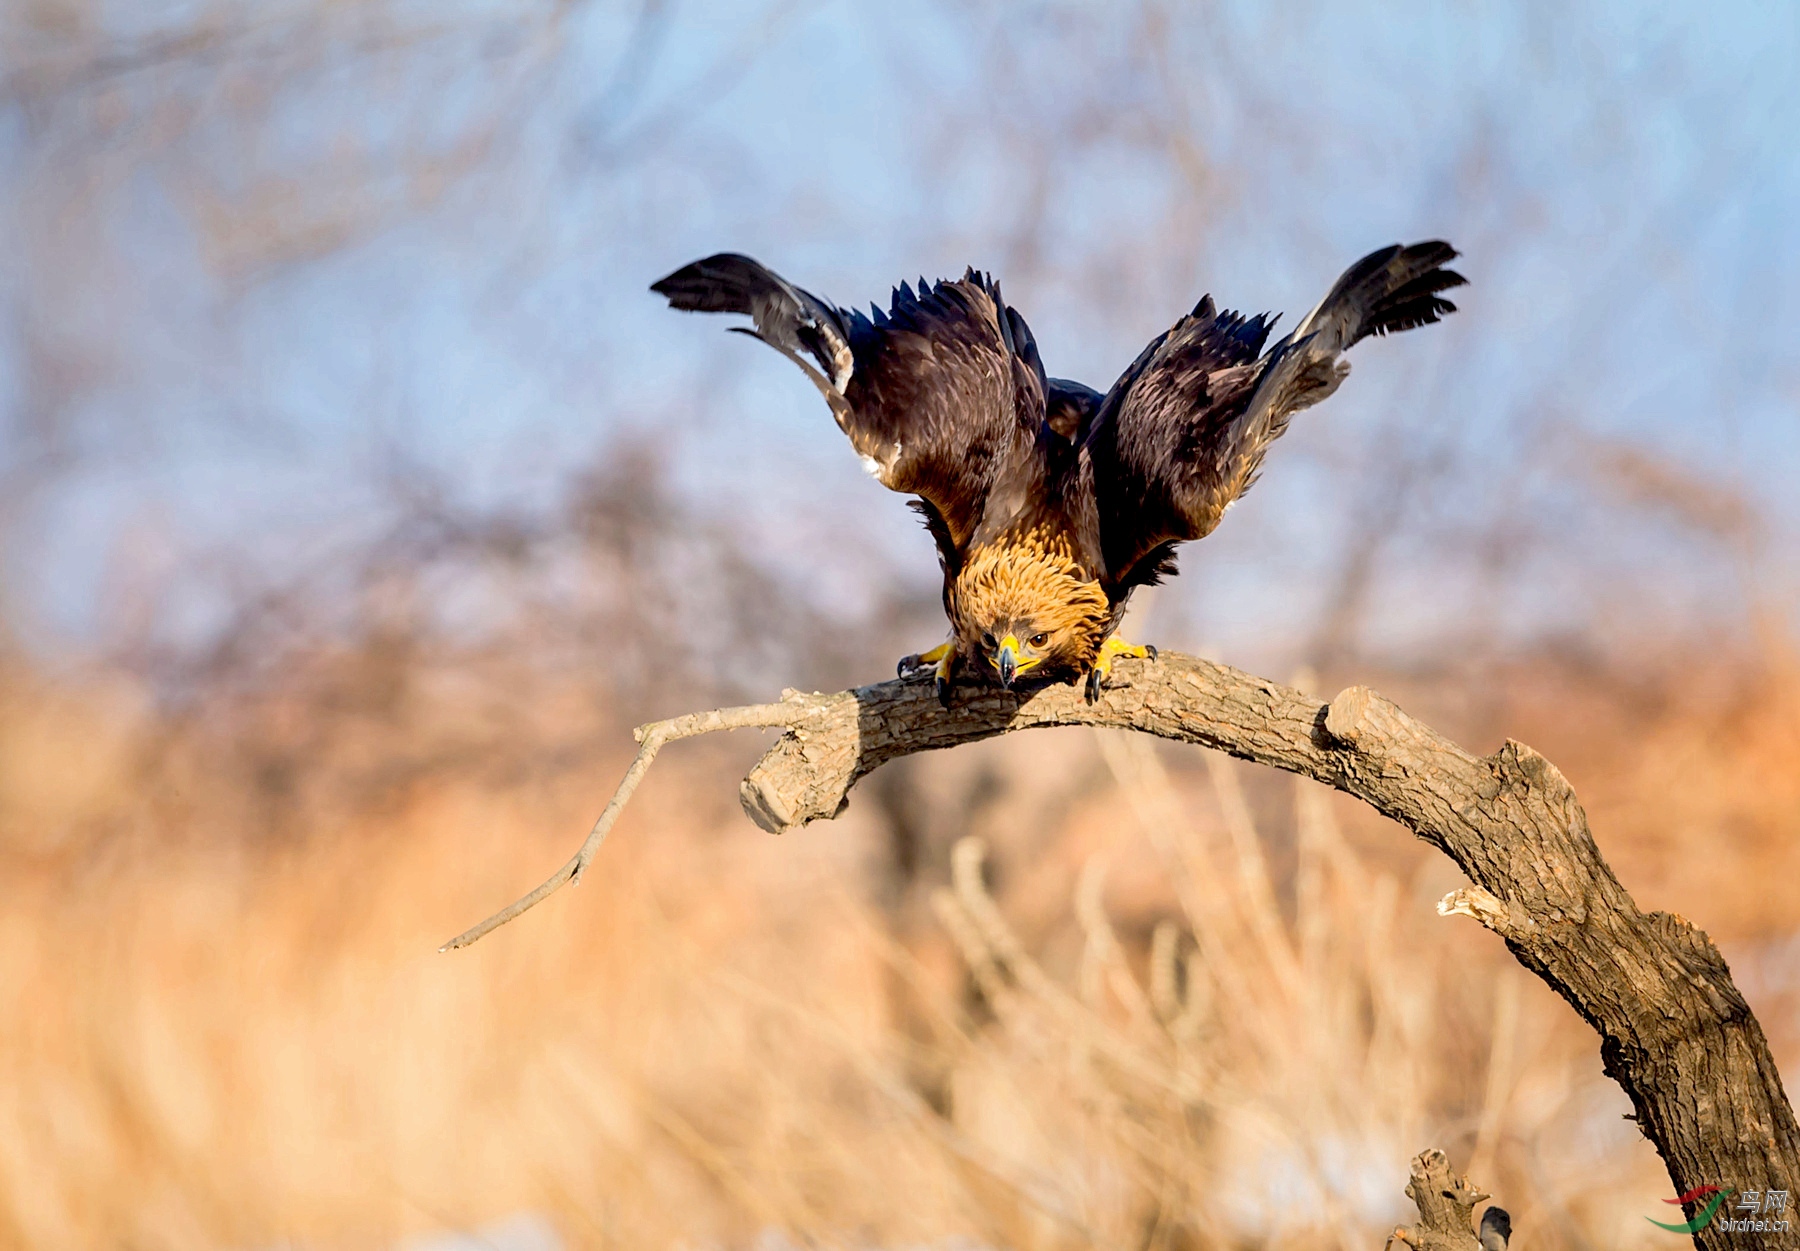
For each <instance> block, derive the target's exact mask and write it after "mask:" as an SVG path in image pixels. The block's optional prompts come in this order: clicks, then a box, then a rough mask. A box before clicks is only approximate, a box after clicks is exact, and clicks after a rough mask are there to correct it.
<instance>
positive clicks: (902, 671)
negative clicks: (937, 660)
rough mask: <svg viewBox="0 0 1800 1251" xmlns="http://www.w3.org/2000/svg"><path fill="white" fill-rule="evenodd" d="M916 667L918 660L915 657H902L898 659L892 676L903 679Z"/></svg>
mask: <svg viewBox="0 0 1800 1251" xmlns="http://www.w3.org/2000/svg"><path fill="white" fill-rule="evenodd" d="M918 667H919V658H918V657H917V656H902V657H900V663H899V664H897V665H895V666H894V676H895V677H897V678H903V677H905V676H906V675H907V674H909V673H911V672H912V671H913V670H914V669H917V668H918Z"/></svg>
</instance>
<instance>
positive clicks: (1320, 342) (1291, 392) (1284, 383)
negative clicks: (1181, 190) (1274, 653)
mask: <svg viewBox="0 0 1800 1251" xmlns="http://www.w3.org/2000/svg"><path fill="white" fill-rule="evenodd" d="M1455 255H1456V250H1455V249H1454V248H1452V247H1451V246H1450V245H1449V244H1447V243H1443V242H1439V241H1435V240H1434V241H1431V242H1427V243H1416V244H1413V245H1412V246H1410V247H1404V248H1403V247H1400V246H1399V245H1397V244H1396V245H1393V246H1391V247H1387V248H1382V249H1381V250H1379V251H1376V252H1372V253H1370V254H1369V255H1368V256H1365V257H1364V258H1363V259H1362V260H1360V261H1358V262H1357V263H1356V264H1354V265H1352V266H1351V267H1350V268H1349V269H1347V270H1346V271H1344V274H1343V276H1342V277H1340V278H1339V279H1338V281H1337V282H1336V283H1335V284H1334V285H1333V286H1332V288H1331V291H1330V293H1329V294H1327V295H1326V297H1325V298H1324V300H1322V301H1320V303H1319V306H1318V307H1317V308H1315V309H1314V310H1313V311H1312V312H1311V313H1309V314H1308V315H1307V317H1306V318H1305V320H1303V321H1302V322H1301V323H1300V325H1299V326H1297V327H1295V329H1294V331H1293V333H1291V334H1289V335H1288V336H1287V337H1286V338H1284V339H1282V340H1281V342H1279V343H1277V344H1276V345H1275V347H1274V348H1272V349H1270V351H1269V353H1268V355H1266V356H1260V357H1259V353H1261V351H1262V347H1263V343H1264V341H1265V340H1266V339H1267V337H1268V334H1269V330H1270V328H1271V326H1272V325H1273V320H1272V319H1270V318H1268V317H1266V316H1257V317H1251V318H1244V317H1240V316H1239V315H1237V314H1236V313H1220V312H1218V311H1217V310H1216V309H1215V308H1214V307H1213V303H1212V300H1211V299H1210V298H1207V299H1203V300H1201V301H1200V303H1199V305H1198V306H1197V307H1196V308H1195V309H1194V311H1193V312H1192V313H1191V314H1190V315H1188V316H1187V317H1185V318H1183V319H1182V320H1181V321H1180V322H1178V323H1176V325H1175V326H1174V328H1173V329H1171V330H1170V331H1169V332H1168V333H1167V334H1165V335H1163V336H1162V337H1161V338H1159V339H1157V340H1156V341H1155V342H1153V343H1151V344H1150V346H1149V347H1148V348H1146V349H1145V350H1144V352H1143V354H1142V355H1140V356H1139V357H1138V359H1137V360H1136V361H1135V362H1134V363H1133V364H1132V366H1131V368H1130V369H1128V370H1126V371H1125V373H1124V375H1123V376H1122V377H1121V378H1120V379H1119V381H1118V382H1116V383H1114V384H1113V387H1112V390H1111V391H1109V392H1108V393H1107V395H1106V398H1105V400H1103V401H1102V403H1101V406H1100V410H1099V412H1098V413H1097V414H1096V415H1095V417H1094V419H1093V422H1092V424H1091V426H1090V428H1089V431H1088V435H1087V442H1086V448H1087V453H1088V458H1089V463H1090V466H1091V472H1092V474H1093V492H1094V499H1095V504H1096V510H1097V513H1098V516H1099V526H1100V541H1101V550H1102V551H1103V553H1104V555H1105V563H1106V581H1107V584H1108V590H1109V591H1110V592H1111V593H1112V595H1113V597H1114V599H1115V601H1116V600H1117V599H1119V598H1121V597H1122V596H1123V595H1125V594H1128V593H1129V592H1130V590H1131V589H1132V587H1134V586H1138V585H1142V584H1145V583H1149V582H1154V581H1156V580H1157V578H1158V577H1159V576H1161V575H1162V574H1163V573H1166V572H1168V571H1170V570H1171V569H1172V567H1173V564H1172V557H1171V553H1172V551H1173V549H1174V546H1175V545H1176V544H1177V543H1181V542H1185V541H1187V540H1190V539H1198V538H1204V537H1205V536H1206V535H1207V534H1209V533H1211V531H1212V529H1213V527H1214V526H1216V525H1218V524H1219V518H1220V517H1222V516H1223V515H1224V513H1225V509H1226V508H1227V507H1228V506H1229V505H1230V504H1231V502H1232V501H1233V500H1235V499H1237V498H1238V496H1240V495H1242V494H1243V493H1244V492H1245V491H1246V490H1248V489H1249V487H1250V485H1251V484H1252V483H1253V482H1255V480H1256V475H1257V472H1258V470H1259V468H1260V467H1261V465H1262V458H1263V454H1264V452H1266V451H1267V449H1268V446H1269V444H1270V443H1272V442H1273V441H1274V440H1275V439H1277V438H1278V437H1280V435H1281V434H1282V432H1283V431H1284V430H1286V429H1287V425H1288V420H1289V418H1291V417H1292V416H1293V414H1294V413H1296V412H1299V411H1300V410H1301V409H1303V408H1307V407H1310V406H1311V405H1313V404H1316V403H1318V402H1319V401H1320V400H1322V399H1324V398H1325V397H1326V396H1328V395H1330V394H1331V393H1332V392H1333V391H1335V390H1336V389H1337V387H1338V385H1339V384H1340V383H1341V382H1342V381H1343V380H1344V377H1345V376H1346V375H1347V374H1348V373H1349V371H1350V366H1349V365H1348V363H1346V362H1345V361H1343V360H1342V358H1341V357H1342V353H1343V352H1344V351H1345V350H1346V349H1347V348H1349V347H1350V346H1352V345H1353V344H1355V343H1357V342H1358V341H1359V340H1361V339H1364V338H1366V337H1368V336H1369V335H1372V334H1387V333H1390V332H1397V331H1401V330H1410V329H1412V328H1413V327H1415V326H1423V325H1428V324H1430V323H1432V322H1435V321H1437V320H1439V319H1440V318H1441V317H1443V316H1444V315H1446V314H1448V313H1453V312H1455V311H1456V305H1454V304H1452V303H1451V302H1450V301H1448V300H1446V299H1444V298H1442V296H1441V295H1440V294H1439V293H1440V292H1443V291H1447V290H1449V289H1451V288H1453V287H1459V286H1462V285H1463V283H1464V279H1463V277H1462V276H1461V275H1460V274H1457V273H1455V272H1453V271H1451V270H1448V269H1445V268H1443V266H1444V265H1445V264H1446V263H1447V262H1448V261H1449V260H1450V259H1451V258H1452V257H1454V256H1455Z"/></svg>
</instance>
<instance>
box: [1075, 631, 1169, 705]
mask: <svg viewBox="0 0 1800 1251" xmlns="http://www.w3.org/2000/svg"><path fill="white" fill-rule="evenodd" d="M1120 656H1130V657H1132V658H1134V659H1137V660H1155V659H1156V649H1155V648H1154V647H1152V646H1150V645H1149V644H1148V643H1145V644H1142V645H1139V644H1135V643H1127V642H1126V641H1125V640H1124V639H1122V638H1120V637H1119V636H1118V635H1116V634H1115V635H1113V636H1112V637H1111V638H1109V639H1107V640H1106V642H1104V643H1102V644H1101V645H1100V654H1099V655H1098V656H1096V657H1095V658H1094V667H1093V668H1092V669H1089V670H1088V675H1087V689H1086V691H1085V694H1086V695H1087V702H1088V703H1090V704H1091V703H1093V702H1094V701H1095V700H1097V699H1099V698H1100V688H1101V687H1102V686H1103V685H1104V684H1105V682H1106V680H1107V678H1109V677H1111V676H1112V666H1113V661H1115V660H1117V659H1118V658H1119V657H1120Z"/></svg>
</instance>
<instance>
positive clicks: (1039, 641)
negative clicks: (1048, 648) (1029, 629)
mask: <svg viewBox="0 0 1800 1251" xmlns="http://www.w3.org/2000/svg"><path fill="white" fill-rule="evenodd" d="M1029 641H1030V643H1031V645H1032V646H1033V647H1042V646H1043V645H1044V644H1045V643H1048V642H1049V641H1050V635H1049V634H1048V633H1047V632H1046V633H1044V634H1034V635H1032V636H1031V638H1030V640H1029Z"/></svg>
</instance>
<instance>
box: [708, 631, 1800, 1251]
mask: <svg viewBox="0 0 1800 1251" xmlns="http://www.w3.org/2000/svg"><path fill="white" fill-rule="evenodd" d="M956 694H957V699H956V701H955V706H954V707H952V708H950V709H949V710H945V709H943V708H941V707H939V706H938V703H937V701H936V699H935V698H934V697H933V693H932V686H931V683H930V682H929V681H912V680H908V681H893V682H883V683H880V684H877V685H873V686H866V687H861V688H859V689H857V690H853V691H842V692H838V693H836V694H830V695H817V694H813V695H807V694H802V693H799V692H792V691H790V692H787V693H786V694H785V695H784V696H783V700H782V704H781V705H780V707H782V708H785V709H789V710H791V713H792V716H791V720H789V721H788V722H787V729H786V732H785V733H784V734H783V735H782V736H781V738H780V740H779V741H777V742H776V743H775V745H774V746H773V747H771V748H770V750H769V751H768V753H767V754H766V755H765V756H764V757H763V758H762V760H761V761H760V762H758V764H757V765H756V766H755V768H754V769H752V770H751V772H750V774H749V776H748V777H747V778H746V779H745V781H744V783H743V786H742V788H741V798H742V801H743V805H744V810H745V811H746V812H747V813H748V814H749V815H750V817H751V819H752V820H754V821H755V822H756V823H757V824H758V825H760V826H762V827H763V828H764V829H766V830H770V831H774V832H777V833H779V832H780V831H782V830H785V829H791V828H793V827H795V826H799V825H803V824H805V823H807V822H809V821H815V820H818V819H820V818H824V817H833V816H836V815H837V814H838V813H839V812H841V811H842V810H843V807H844V805H845V804H846V803H847V802H848V796H849V792H850V788H851V787H852V786H854V785H855V784H856V782H857V781H858V780H859V779H860V778H862V777H863V776H865V775H866V774H868V773H869V772H870V771H871V770H873V769H875V768H877V767H879V766H880V765H882V764H884V763H886V762H887V761H889V760H893V759H895V758H897V757H900V756H905V755H909V754H911V753H913V752H919V751H926V750H931V749H935V748H944V747H954V746H956V745H958V744H960V743H967V742H973V741H975V740H977V739H984V738H991V737H994V736H995V735H999V734H1004V733H1008V732H1010V731H1013V730H1022V729H1030V728H1035V727H1040V726H1055V725H1089V726H1106V727H1113V728H1121V729H1131V730H1139V731H1142V732H1144V733H1147V734H1155V735H1158V736H1159V737H1162V738H1167V739H1173V740H1175V741H1178V742H1184V743H1195V744H1199V745H1200V746H1203V747H1211V748H1214V749H1216V750H1219V751H1223V752H1228V753H1230V754H1231V755H1233V756H1237V757H1240V758H1242V759H1245V760H1252V761H1255V762H1257V763H1259V764H1265V765H1273V766H1275V767H1276V768H1280V769H1286V770H1288V771H1289V772H1292V773H1297V774H1301V775H1304V776H1306V777H1309V778H1313V779H1315V780H1317V781H1320V782H1323V783H1325V784H1326V785H1328V786H1332V787H1335V788H1337V789H1338V790H1341V791H1344V792H1345V793H1347V794H1350V795H1354V796H1356V797H1357V798H1358V799H1361V800H1363V801H1364V802H1366V803H1368V804H1370V805H1371V806H1373V807H1374V808H1375V809H1376V810H1377V811H1379V812H1381V813H1382V814H1383V815H1385V816H1388V817H1391V818H1393V819H1394V820H1395V821H1398V822H1399V823H1400V824H1401V825H1404V826H1405V827H1407V828H1408V829H1410V830H1411V831H1412V832H1413V833H1415V834H1416V835H1418V836H1419V837H1420V838H1422V839H1424V840H1425V841H1426V842H1428V843H1430V844H1431V845H1432V846H1434V847H1436V848H1437V849H1438V850H1440V851H1442V852H1443V853H1444V854H1445V855H1447V856H1449V857H1450V858H1451V859H1452V860H1454V861H1455V862H1456V864H1457V867H1458V868H1460V869H1461V870H1462V871H1463V872H1464V873H1465V874H1467V875H1468V877H1469V881H1470V882H1471V885H1470V886H1468V887H1465V888H1463V889H1461V890H1459V891H1456V892H1454V893H1452V894H1451V895H1450V896H1448V897H1447V898H1446V899H1445V901H1444V902H1443V903H1442V904H1440V905H1439V910H1440V911H1441V912H1445V913H1447V914H1448V913H1460V914H1463V915H1467V916H1470V917H1473V918H1474V919H1475V920H1477V921H1479V922H1480V923H1481V924H1482V925H1484V926H1486V927H1487V928H1488V929H1490V930H1492V931H1493V932H1494V933H1496V934H1498V935H1499V936H1500V937H1501V938H1502V939H1504V940H1505V942H1506V945H1507V947H1508V948H1509V949H1510V950H1511V951H1512V953H1513V955H1514V956H1515V957H1517V958H1518V960H1519V962H1520V963H1521V964H1523V965H1524V966H1525V967H1526V968H1528V969H1530V970H1531V971H1532V972H1533V973H1535V974H1537V975H1538V977H1540V978H1542V979H1543V980H1544V982H1545V983H1547V984H1548V985H1549V986H1550V987H1551V988H1552V989H1553V990H1555V991H1556V992H1557V993H1558V994H1559V995H1561V996H1562V997H1563V998H1564V999H1566V1000H1568V1002H1569V1003H1570V1005H1572V1006H1573V1007H1574V1009H1575V1010H1576V1011H1577V1012H1579V1013H1580V1014H1581V1016H1582V1017H1583V1019H1585V1020H1586V1021H1587V1022H1588V1024H1590V1025H1592V1026H1593V1027H1594V1029H1595V1030H1596V1031H1597V1032H1598V1033H1599V1035H1600V1040H1601V1041H1600V1052H1601V1057H1602V1060H1603V1062H1604V1064H1605V1067H1606V1072H1607V1073H1608V1074H1609V1075H1610V1076H1611V1077H1612V1078H1613V1079H1614V1080H1616V1081H1617V1082H1618V1083H1619V1084H1620V1085H1621V1086H1622V1087H1624V1089H1625V1092H1626V1094H1627V1095H1629V1096H1630V1098H1631V1102H1632V1104H1633V1106H1634V1108H1635V1109H1636V1119H1637V1122H1638V1124H1639V1127H1640V1128H1641V1129H1642V1130H1643V1132H1644V1134H1645V1135H1646V1136H1647V1137H1648V1138H1649V1139H1650V1141H1651V1142H1652V1143H1654V1144H1655V1146H1656V1149H1657V1151H1658V1152H1660V1153H1661V1155H1662V1158H1663V1160H1664V1161H1665V1162H1666V1164H1667V1165H1668V1169H1669V1177H1670V1179H1671V1181H1672V1182H1673V1183H1674V1186H1675V1190H1676V1193H1678V1194H1683V1193H1686V1192H1688V1191H1690V1190H1693V1189H1695V1188H1696V1187H1699V1186H1703V1185H1726V1186H1730V1187H1733V1188H1734V1189H1739V1190H1747V1189H1758V1190H1768V1189H1771V1188H1773V1189H1794V1188H1795V1186H1794V1183H1795V1182H1797V1181H1800V1128H1797V1127H1796V1125H1795V1120H1794V1113H1793V1109H1792V1108H1791V1107H1790V1105H1789V1104H1788V1101H1787V1098H1786V1096H1785V1094H1784V1093H1783V1090H1782V1085H1781V1078H1780V1075H1779V1074H1778V1073H1777V1071H1776V1068H1775V1064H1774V1061H1773V1059H1772V1058H1771V1056H1770V1054H1769V1047H1768V1043H1767V1041H1766V1039H1765V1038H1764V1036H1763V1031H1762V1027H1761V1026H1760V1025H1759V1024H1758V1022H1757V1020H1756V1018H1755V1016H1754V1015H1753V1014H1752V1013H1751V1011H1750V1008H1749V1006H1748V1005H1747V1004H1746V1003H1745V1002H1744V998H1743V996H1742V995H1741V994H1740V993H1739V992H1738V989H1737V987H1736V986H1735V985H1734V984H1733V983H1732V980H1731V973H1730V970H1729V969H1728V968H1727V967H1726V965H1725V961H1724V959H1723V958H1721V956H1720V955H1719V951H1718V948H1717V947H1715V946H1714V945H1713V943H1712V941H1711V940H1710V939H1708V938H1707V936H1706V935H1705V934H1704V933H1702V932H1701V931H1700V930H1698V929H1696V928H1695V927H1694V926H1693V925H1691V924H1689V923H1688V922H1687V921H1685V920H1683V919H1682V918H1680V917H1678V916H1672V915H1670V914H1668V913H1663V912H1651V913H1645V912H1642V911H1640V910H1639V908H1638V906H1637V904H1636V903H1635V902H1633V900H1632V898H1631V896H1630V895H1629V894H1627V893H1626V891H1625V889H1624V887H1623V886H1621V885H1620V884H1619V881H1618V879H1617V878H1615V877H1614V876H1613V873H1612V870H1611V869H1610V868H1608V867H1607V864H1606V861H1605V860H1604V859H1602V857H1601V855H1600V852H1599V849H1598V848H1597V847H1596V846H1595V845H1594V840H1593V836H1592V834H1591V833H1590V832H1589V829H1588V821H1587V815H1586V814H1585V813H1584V812H1583V811H1582V808H1581V805H1580V804H1579V803H1578V802H1577V801H1576V798H1575V792H1574V790H1573V788H1571V787H1570V785H1569V783H1568V780H1567V779H1565V778H1564V777H1563V775H1562V774H1561V773H1560V772H1559V771H1558V770H1557V769H1556V767H1555V766H1554V765H1552V764H1551V763H1550V762H1549V761H1547V760H1545V759H1544V758H1543V757H1542V756H1540V755H1538V754H1537V753H1536V752H1535V751H1533V750H1532V749H1531V748H1529V747H1526V746H1525V745H1523V744H1521V743H1516V742H1512V741H1510V740H1509V741H1508V742H1507V743H1506V744H1505V745H1504V746H1502V747H1501V748H1500V749H1499V750H1498V751H1496V752H1495V753H1494V754H1492V755H1491V756H1474V755H1471V754H1470V753H1468V752H1466V751H1464V750H1463V749H1462V748H1460V747H1458V746H1457V745H1456V744H1455V743H1452V742H1451V741H1449V740H1448V739H1446V738H1444V737H1443V736H1442V735H1440V734H1438V733H1437V732H1436V731H1434V730H1432V729H1431V728H1429V727H1428V726H1425V725H1423V724H1421V723H1420V722H1418V721H1416V720H1414V719H1413V718H1411V717H1409V716H1407V715H1406V713H1404V712H1402V711H1401V710H1400V709H1399V708H1398V707H1396V706H1395V705H1394V704H1392V703H1390V702H1389V701H1387V700H1386V699H1383V698H1382V697H1381V696H1380V695H1377V694H1375V693H1374V692H1372V691H1370V690H1369V689H1368V688H1366V687H1361V686H1353V687H1351V688H1349V689H1348V690H1345V691H1343V692H1341V693H1340V694H1339V695H1338V696H1337V697H1336V698H1335V699H1333V700H1332V701H1331V702H1330V703H1329V704H1323V703H1320V702H1319V701H1318V700H1316V699H1312V698H1309V697H1308V696H1306V695H1303V694H1301V693H1300V692H1299V691H1296V690H1292V689H1290V688H1288V687H1284V686H1280V685H1278V684H1276V683H1274V682H1270V681H1267V680H1265V679H1262V678H1257V677H1253V676H1251V675H1249V674H1246V673H1241V672H1239V671H1238V670H1235V669H1230V668H1227V667H1225V666H1222V665H1216V664H1212V663H1210V662H1208V661H1205V660H1199V659H1196V658H1193V657H1188V656H1181V655H1176V654H1173V653H1167V652H1165V653H1163V656H1162V658H1161V659H1160V660H1158V661H1155V662H1139V663H1132V662H1129V661H1124V662H1121V663H1120V664H1119V666H1118V668H1117V669H1116V670H1115V686H1114V688H1113V689H1110V690H1108V691H1106V692H1105V693H1103V695H1102V696H1101V698H1100V699H1099V701H1098V702H1096V703H1094V704H1088V703H1086V702H1085V701H1084V699H1083V698H1082V694H1081V692H1080V691H1079V690H1077V689H1076V688H1074V687H1068V686H1056V687H1051V688H1048V689H1044V690H1040V691H1036V692H1028V693H1023V694H1021V693H1014V692H1004V691H999V690H974V689H959V690H958V691H957V692H956ZM1693 1215H1694V1211H1693V1205H1690V1208H1689V1210H1688V1211H1687V1216H1688V1217H1689V1218H1691V1217H1692V1216H1693ZM1695 1242H1696V1243H1697V1244H1698V1245H1699V1246H1701V1247H1704V1248H1708V1249H1709V1251H1710V1249H1722V1248H1726V1247H1750V1246H1757V1247H1769V1246H1772V1245H1782V1244H1785V1245H1800V1239H1794V1238H1792V1237H1791V1236H1786V1235H1768V1234H1754V1233H1732V1232H1729V1231H1727V1230H1723V1229H1720V1228H1718V1227H1717V1223H1715V1225H1714V1226H1713V1227H1709V1228H1708V1229H1704V1230H1701V1231H1700V1232H1699V1233H1697V1234H1696V1235H1695Z"/></svg>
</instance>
